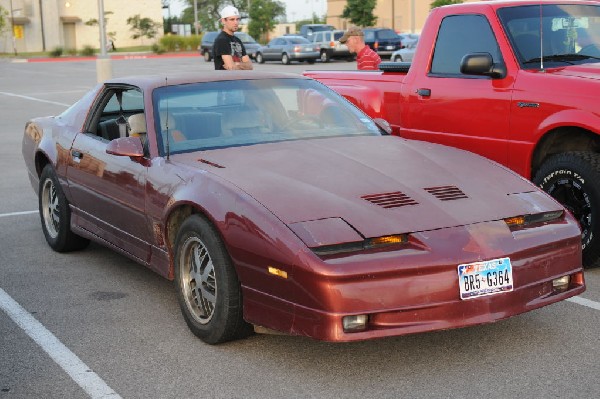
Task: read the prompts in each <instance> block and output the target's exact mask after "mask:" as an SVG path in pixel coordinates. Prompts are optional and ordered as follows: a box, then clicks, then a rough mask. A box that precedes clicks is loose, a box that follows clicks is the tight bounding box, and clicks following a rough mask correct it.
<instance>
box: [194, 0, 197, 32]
mask: <svg viewBox="0 0 600 399" xmlns="http://www.w3.org/2000/svg"><path fill="white" fill-rule="evenodd" d="M194 29H195V32H196V35H198V2H197V1H196V0H194Z"/></svg>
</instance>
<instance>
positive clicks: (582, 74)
mask: <svg viewBox="0 0 600 399" xmlns="http://www.w3.org/2000/svg"><path fill="white" fill-rule="evenodd" d="M554 74H555V75H561V76H569V77H577V78H585V79H595V80H598V79H600V63H597V62H595V63H592V64H581V65H569V66H566V67H564V68H560V69H558V70H557V71H556V72H554Z"/></svg>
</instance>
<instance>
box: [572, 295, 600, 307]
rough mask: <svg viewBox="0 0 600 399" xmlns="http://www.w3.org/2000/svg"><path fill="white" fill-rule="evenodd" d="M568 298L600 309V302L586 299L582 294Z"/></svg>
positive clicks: (582, 304)
mask: <svg viewBox="0 0 600 399" xmlns="http://www.w3.org/2000/svg"><path fill="white" fill-rule="evenodd" d="M566 300H567V301H569V302H573V303H576V304H578V305H581V306H587V307H588V308H592V309H596V310H600V302H595V301H590V300H589V299H585V298H582V297H580V296H574V297H572V298H567V299H566Z"/></svg>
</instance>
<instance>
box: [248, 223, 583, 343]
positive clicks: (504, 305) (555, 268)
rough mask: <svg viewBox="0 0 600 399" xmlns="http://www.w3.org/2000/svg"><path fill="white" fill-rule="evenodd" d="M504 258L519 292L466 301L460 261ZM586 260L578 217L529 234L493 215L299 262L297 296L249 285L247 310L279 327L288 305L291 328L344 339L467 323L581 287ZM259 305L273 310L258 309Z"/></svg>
mask: <svg viewBox="0 0 600 399" xmlns="http://www.w3.org/2000/svg"><path fill="white" fill-rule="evenodd" d="M504 256H508V257H509V258H510V260H511V264H512V267H513V285H514V289H513V291H510V292H503V293H498V294H494V295H489V296H482V297H477V298H473V299H467V300H461V299H460V296H459V295H460V289H459V285H458V284H459V279H458V272H457V267H458V265H459V264H463V263H471V262H477V261H481V260H489V259H496V258H501V257H504ZM581 265H582V263H581V235H580V232H579V228H578V226H577V224H576V222H575V221H574V220H572V218H571V217H570V216H569V217H567V218H566V219H565V220H564V221H563V222H561V223H554V224H550V225H547V226H542V227H540V228H535V229H531V230H530V231H521V232H514V231H510V230H509V229H508V227H507V226H506V225H505V224H504V222H488V223H481V224H476V225H471V226H461V227H454V228H448V229H441V230H435V231H427V232H422V233H416V234H413V235H412V236H411V241H410V242H409V243H408V244H407V245H406V247H404V248H402V249H399V250H397V251H396V250H394V251H382V252H375V253H371V254H365V253H361V254H355V255H352V256H344V257H338V258H330V259H324V260H323V261H322V263H319V262H313V263H312V264H310V265H306V267H297V268H296V269H295V271H294V280H295V285H296V291H297V292H296V294H295V295H293V296H291V297H290V298H293V299H292V300H287V299H284V298H274V297H269V298H266V297H265V296H263V295H262V294H261V293H259V292H256V291H252V290H248V291H247V292H245V293H244V297H245V300H248V301H249V303H251V305H249V306H248V308H245V313H246V316H247V319H248V321H250V322H251V323H254V324H257V325H261V326H264V327H267V328H272V329H279V330H281V328H277V327H278V326H276V325H273V324H271V322H272V321H273V319H272V317H273V315H274V314H275V313H274V310H275V309H285V311H284V312H283V313H285V314H286V315H287V316H290V319H291V320H293V322H292V324H291V326H290V328H289V329H286V330H287V331H284V332H286V333H289V334H293V335H304V336H309V337H312V338H315V339H318V340H324V341H337V342H344V341H357V340H365V339H372V338H380V337H389V336H397V335H405V334H412V333H420V332H427V331H434V330H443V329H450V328H459V327H467V326H472V325H477V324H482V323H489V322H494V321H497V320H501V319H505V318H508V317H511V316H514V315H518V314H520V313H524V312H528V311H531V310H534V309H537V308H540V307H542V306H546V305H549V304H552V303H555V302H558V301H561V300H564V299H566V298H569V297H572V296H575V295H579V294H581V293H582V292H584V291H585V282H584V276H583V269H582V266H581ZM565 275H569V276H571V282H570V284H569V286H568V288H567V289H566V290H557V289H555V288H554V287H553V285H552V280H554V279H556V278H559V277H562V276H565ZM260 303H268V305H267V307H266V309H265V308H263V309H259V308H260V307H256V308H255V307H254V305H258V304H260ZM267 309H268V311H266V310H267ZM260 313H262V314H260ZM283 313H282V314H283ZM353 315H368V323H367V326H366V329H365V330H364V331H360V332H346V331H344V329H343V326H342V318H343V317H344V316H353ZM273 327H275V328H273ZM279 327H280V326H279Z"/></svg>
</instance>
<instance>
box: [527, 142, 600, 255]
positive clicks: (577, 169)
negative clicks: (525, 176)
mask: <svg viewBox="0 0 600 399" xmlns="http://www.w3.org/2000/svg"><path fill="white" fill-rule="evenodd" d="M533 182H534V183H535V184H537V185H538V186H540V187H541V188H542V189H543V190H544V191H546V192H547V193H549V194H550V195H551V196H552V197H554V198H555V199H556V200H557V201H558V202H560V203H561V204H563V205H564V206H565V208H567V209H568V210H569V211H570V212H571V213H572V214H573V216H575V219H577V221H578V222H579V225H580V227H581V231H582V234H581V240H582V248H583V265H584V266H585V267H597V266H599V265H600V154H596V153H593V152H586V151H573V152H565V153H562V154H557V155H553V156H552V157H550V158H548V159H547V160H546V161H545V162H544V163H543V164H542V166H541V167H540V168H539V170H538V171H537V173H536V174H535V177H534V179H533Z"/></svg>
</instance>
